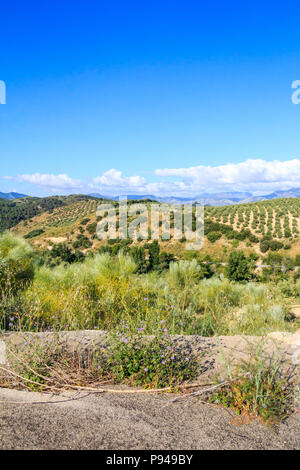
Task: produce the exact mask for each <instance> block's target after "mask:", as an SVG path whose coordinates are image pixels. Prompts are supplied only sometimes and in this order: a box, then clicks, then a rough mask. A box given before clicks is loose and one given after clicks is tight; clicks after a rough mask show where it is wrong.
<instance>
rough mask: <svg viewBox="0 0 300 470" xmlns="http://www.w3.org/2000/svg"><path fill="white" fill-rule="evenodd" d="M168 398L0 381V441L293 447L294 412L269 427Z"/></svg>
mask: <svg viewBox="0 0 300 470" xmlns="http://www.w3.org/2000/svg"><path fill="white" fill-rule="evenodd" d="M173 398H174V395H167V394H164V395H162V394H159V395H158V394H152V393H151V394H146V395H145V394H143V395H142V394H138V393H134V394H130V395H125V394H111V393H105V394H100V395H89V394H77V393H69V394H68V395H66V394H65V395H64V396H55V397H54V396H50V395H48V396H47V395H42V394H40V393H36V392H22V391H15V390H8V389H0V401H1V403H0V449H106V450H131V449H132V450H133V449H146V450H147V449H149V450H153V449H155V450H161V449H166V450H175V449H176V450H182V449H186V450H191V449H193V450H195V449H199V450H201V449H300V415H299V414H294V415H293V416H292V417H291V418H289V419H288V420H287V421H286V422H285V424H280V425H278V426H276V427H275V428H274V429H272V428H270V427H267V426H266V425H265V424H263V423H261V422H259V421H252V422H250V423H244V422H243V421H242V420H241V418H238V417H237V416H236V415H235V414H234V412H232V411H228V410H225V409H223V408H220V407H217V406H215V405H209V404H201V402H200V401H199V400H197V399H196V398H193V399H192V398H187V399H184V400H183V401H179V402H173ZM60 400H63V401H62V402H60V403H59V401H60ZM38 402H41V403H38ZM49 402H51V403H49Z"/></svg>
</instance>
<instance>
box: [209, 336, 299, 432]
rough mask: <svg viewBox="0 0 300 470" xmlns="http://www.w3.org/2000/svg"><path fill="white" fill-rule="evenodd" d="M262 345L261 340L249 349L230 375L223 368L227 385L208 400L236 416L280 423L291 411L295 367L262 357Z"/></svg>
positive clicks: (294, 384) (229, 369)
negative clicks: (234, 413)
mask: <svg viewBox="0 0 300 470" xmlns="http://www.w3.org/2000/svg"><path fill="white" fill-rule="evenodd" d="M263 345H264V341H263V340H262V341H260V342H259V343H258V345H257V346H256V347H254V348H253V346H252V351H250V354H249V358H248V359H247V360H244V361H242V362H241V364H240V365H239V367H238V368H237V369H236V370H235V372H234V373H232V371H231V368H230V366H229V367H227V370H228V382H226V384H225V386H223V387H220V388H218V389H217V390H215V391H214V392H213V393H212V394H211V395H210V397H209V400H210V402H211V403H215V404H220V405H223V406H225V407H227V408H233V409H234V410H235V411H236V413H237V414H238V415H242V416H247V417H250V418H251V417H260V418H262V419H263V420H264V421H266V422H268V423H270V424H274V423H276V422H280V421H284V420H285V419H286V418H287V417H288V416H289V415H290V414H291V413H292V411H293V409H294V406H295V388H296V386H297V377H296V374H295V368H291V367H290V368H287V367H286V366H285V367H284V364H283V363H282V360H281V359H280V358H279V355H277V356H276V357H265V356H264V352H263ZM298 382H299V380H298Z"/></svg>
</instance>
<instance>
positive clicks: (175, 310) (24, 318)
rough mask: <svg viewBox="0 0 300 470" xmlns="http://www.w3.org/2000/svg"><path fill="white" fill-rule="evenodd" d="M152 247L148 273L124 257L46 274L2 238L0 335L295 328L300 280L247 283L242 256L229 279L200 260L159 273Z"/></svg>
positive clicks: (25, 250)
mask: <svg viewBox="0 0 300 470" xmlns="http://www.w3.org/2000/svg"><path fill="white" fill-rule="evenodd" d="M156 248H157V245H156V244H155V243H153V245H152V246H151V250H149V253H150V260H147V263H148V265H149V263H152V266H153V269H152V270H150V271H147V269H146V272H145V273H143V263H144V261H145V260H144V259H142V262H141V260H140V258H139V257H138V256H137V257H136V258H135V259H134V258H133V257H132V256H129V255H125V254H124V253H123V252H122V251H121V252H119V253H118V254H117V255H116V256H112V255H111V254H109V253H102V254H98V255H96V256H93V257H87V258H86V259H85V260H84V261H83V262H74V263H72V264H68V263H64V264H60V265H59V266H56V267H54V268H50V267H47V266H45V265H41V264H40V260H39V259H38V258H37V257H36V256H35V254H34V252H33V250H32V248H31V247H30V246H29V245H28V244H27V243H26V242H25V241H24V240H22V239H18V238H15V237H13V236H12V235H11V234H9V233H5V234H4V235H3V236H2V237H1V238H0V263H1V273H0V321H1V329H4V330H11V331H15V330H28V331H40V330H50V331H55V330H63V329H95V328H96V329H109V330H111V329H114V328H116V327H118V326H119V325H120V323H121V322H122V321H126V323H127V325H128V327H129V329H130V330H135V329H136V328H137V325H138V324H140V323H141V322H142V321H146V324H147V327H146V328H147V331H146V333H147V334H152V333H153V331H155V328H156V325H157V322H161V321H164V322H165V325H166V328H168V330H169V332H170V334H198V335H203V336H213V335H230V334H248V335H264V334H266V333H268V332H270V331H278V330H279V331H293V330H294V329H295V328H297V321H296V320H295V319H294V318H293V317H292V315H291V314H290V313H289V300H288V298H289V296H291V298H292V297H293V296H300V281H298V280H297V279H295V280H294V281H293V283H291V282H289V281H286V280H282V281H280V282H278V283H270V282H269V283H262V282H255V278H252V281H251V276H252V275H251V271H250V268H249V266H250V262H249V260H246V259H245V257H244V255H243V254H242V253H239V252H236V253H235V254H233V256H232V258H231V261H230V262H229V265H228V266H227V268H226V270H225V276H227V277H225V276H224V274H222V273H221V274H217V273H215V274H214V273H213V271H212V269H211V268H210V267H209V266H208V265H203V264H200V263H199V262H198V261H197V259H192V260H180V261H178V262H170V264H169V267H168V268H166V267H164V269H162V268H161V258H160V254H159V251H158V250H157V249H156ZM155 263H156V264H155ZM230 279H236V280H237V281H241V280H242V282H236V281H234V280H230ZM247 279H249V280H250V282H247V281H246V280H247Z"/></svg>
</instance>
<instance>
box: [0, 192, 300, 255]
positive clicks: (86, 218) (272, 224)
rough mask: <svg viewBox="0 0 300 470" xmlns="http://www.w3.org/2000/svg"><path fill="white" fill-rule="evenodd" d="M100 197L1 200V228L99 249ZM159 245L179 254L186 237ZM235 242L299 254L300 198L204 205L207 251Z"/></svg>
mask: <svg viewBox="0 0 300 470" xmlns="http://www.w3.org/2000/svg"><path fill="white" fill-rule="evenodd" d="M99 202H100V200H99V199H98V198H96V197H91V196H82V195H77V196H60V197H58V196H56V197H51V198H40V199H39V198H26V199H20V200H17V201H4V202H3V203H2V204H1V202H0V216H1V218H0V227H1V229H2V230H3V229H5V228H10V229H11V230H12V232H13V233H15V234H17V235H20V236H23V237H26V238H27V239H28V241H29V242H30V243H32V244H33V245H34V246H36V247H40V248H42V249H51V247H52V246H53V245H54V244H57V243H65V244H67V245H68V246H69V247H70V248H78V249H81V250H83V251H84V252H86V251H90V250H91V251H95V250H97V249H98V248H99V247H100V246H101V245H103V244H106V243H107V242H105V241H100V240H98V238H97V236H96V225H97V217H96V209H97V207H98V205H99ZM114 204H116V205H117V204H118V203H117V202H115V201H114ZM134 243H139V242H137V241H135V242H134ZM140 243H144V242H142V241H141V242H140ZM161 244H162V246H163V249H164V250H165V251H168V252H172V253H174V254H177V255H182V254H183V253H184V251H185V248H184V246H185V244H184V240H181V241H179V240H174V239H172V238H171V240H169V241H164V242H161ZM237 247H239V248H242V249H244V250H245V251H255V252H256V253H257V254H259V255H263V254H264V253H265V252H266V251H268V250H269V249H270V250H273V251H282V252H284V253H285V254H293V255H294V254H298V253H299V254H300V198H287V199H285V198H283V199H273V200H264V201H258V202H250V203H242V204H235V205H231V206H215V207H214V206H207V207H205V245H204V248H203V250H202V252H203V254H210V255H213V256H218V257H222V256H223V255H224V256H225V255H226V253H229V252H230V251H231V250H232V249H235V248H237Z"/></svg>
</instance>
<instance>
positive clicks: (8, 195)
mask: <svg viewBox="0 0 300 470" xmlns="http://www.w3.org/2000/svg"><path fill="white" fill-rule="evenodd" d="M23 197H28V196H27V195H26V194H20V193H15V192H11V193H1V192H0V198H2V199H20V198H23Z"/></svg>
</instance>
